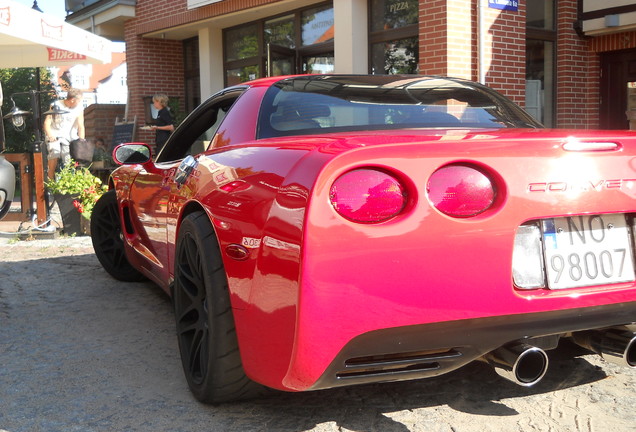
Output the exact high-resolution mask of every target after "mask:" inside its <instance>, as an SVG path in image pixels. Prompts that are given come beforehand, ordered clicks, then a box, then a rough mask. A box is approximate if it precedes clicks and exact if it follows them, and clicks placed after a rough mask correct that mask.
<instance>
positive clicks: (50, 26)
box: [0, 0, 112, 68]
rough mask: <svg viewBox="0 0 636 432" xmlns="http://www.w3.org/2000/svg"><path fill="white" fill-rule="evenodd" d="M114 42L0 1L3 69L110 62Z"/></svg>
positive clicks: (0, 46) (0, 59)
mask: <svg viewBox="0 0 636 432" xmlns="http://www.w3.org/2000/svg"><path fill="white" fill-rule="evenodd" d="M111 51H112V50H111V41H109V40H108V39H105V38H103V37H100V36H97V35H94V34H93V33H90V32H87V31H85V30H82V29H80V28H79V27H75V26H74V25H71V24H68V23H67V22H65V21H64V20H62V19H60V18H57V17H55V16H51V15H47V14H45V13H42V12H38V11H36V10H33V9H31V8H29V7H27V6H24V5H22V4H20V3H16V2H14V1H11V0H0V68H15V67H40V66H42V67H43V66H60V65H73V64H78V63H109V62H110V60H111Z"/></svg>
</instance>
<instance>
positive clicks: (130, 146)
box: [113, 143, 152, 165]
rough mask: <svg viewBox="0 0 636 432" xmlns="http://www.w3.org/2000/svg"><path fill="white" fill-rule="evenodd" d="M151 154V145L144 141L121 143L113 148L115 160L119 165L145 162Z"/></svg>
mask: <svg viewBox="0 0 636 432" xmlns="http://www.w3.org/2000/svg"><path fill="white" fill-rule="evenodd" d="M151 156H152V153H151V151H150V147H148V145H147V144H144V143H125V144H120V145H118V146H117V147H115V150H113V160H114V161H115V163H117V164H119V165H134V164H145V163H146V162H150V160H151Z"/></svg>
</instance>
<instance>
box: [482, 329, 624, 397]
mask: <svg viewBox="0 0 636 432" xmlns="http://www.w3.org/2000/svg"><path fill="white" fill-rule="evenodd" d="M572 339H573V341H574V342H575V343H576V344H577V345H579V346H581V347H583V348H586V349H588V350H590V351H592V352H594V353H596V354H598V355H600V356H601V357H602V358H603V359H604V360H606V361H608V362H610V363H613V364H616V365H619V366H626V367H631V368H636V332H632V331H629V330H627V329H625V328H611V329H607V330H590V331H584V332H578V333H574V334H573V335H572ZM484 359H485V360H486V362H487V363H488V364H490V365H491V366H492V367H493V368H494V369H495V371H496V372H497V373H498V374H499V375H501V376H502V377H504V378H506V379H509V380H511V381H513V382H514V383H516V384H519V385H521V386H524V387H530V386H533V385H534V384H536V383H538V382H539V381H541V379H542V378H543V376H544V375H545V373H546V372H547V370H548V363H549V362H548V355H547V354H546V353H545V351H543V350H542V349H541V348H538V347H535V346H532V345H528V344H525V343H514V344H509V345H504V346H503V347H501V348H498V349H496V350H494V351H492V352H490V353H488V354H486V355H485V357H484Z"/></svg>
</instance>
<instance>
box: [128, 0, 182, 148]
mask: <svg viewBox="0 0 636 432" xmlns="http://www.w3.org/2000/svg"><path fill="white" fill-rule="evenodd" d="M148 3H154V2H150V1H139V2H137V5H138V6H137V7H138V8H139V7H142V10H143V5H144V4H148ZM157 3H163V2H157ZM170 3H171V2H170ZM137 21H139V20H130V21H128V22H127V23H126V55H127V58H128V59H129V60H128V89H129V94H128V104H129V118H128V119H127V120H128V121H132V120H133V119H134V118H135V116H136V117H137V124H139V125H141V126H143V125H144V122H145V120H146V119H145V116H146V107H145V105H144V98H146V97H148V96H152V95H153V94H155V93H164V94H166V95H168V97H170V98H179V102H180V109H183V108H182V107H183V105H182V99H183V96H182V95H183V92H184V91H183V50H182V43H181V42H180V41H174V40H163V39H154V38H152V39H151V38H143V37H141V35H140V34H138V33H137V27H136V25H137ZM138 132H139V133H138V135H137V138H138V140H140V141H142V142H148V143H153V142H154V134H153V133H151V132H147V131H142V130H138Z"/></svg>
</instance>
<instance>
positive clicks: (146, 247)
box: [130, 89, 243, 281]
mask: <svg viewBox="0 0 636 432" xmlns="http://www.w3.org/2000/svg"><path fill="white" fill-rule="evenodd" d="M242 91H243V90H242V89H239V90H236V91H233V92H226V93H223V94H220V95H218V96H216V97H213V98H211V99H210V100H208V101H206V102H204V103H203V104H202V105H200V106H199V107H198V108H197V109H195V110H194V111H193V112H192V113H191V114H190V115H189V116H188V117H187V118H186V119H185V120H184V121H183V123H182V124H181V125H180V126H179V127H178V128H177V129H176V130H175V132H174V133H173V134H172V136H171V137H170V138H169V140H168V142H166V144H165V146H164V148H163V149H162V151H161V152H160V153H159V154H158V155H157V157H156V161H155V163H154V166H152V167H151V168H150V167H148V169H146V168H144V167H142V168H141V169H140V170H139V171H138V175H137V176H136V178H135V181H134V183H133V184H132V185H131V189H130V203H131V205H130V211H131V219H132V221H133V223H135V224H136V226H135V232H136V233H137V234H138V241H135V242H133V247H134V248H135V250H136V251H137V252H138V253H139V254H140V255H142V256H144V257H145V258H146V262H147V266H148V267H147V268H148V269H149V270H150V271H151V272H152V274H153V275H154V277H156V278H157V279H159V280H162V281H166V280H168V278H169V277H170V273H171V270H170V266H169V263H170V260H169V256H170V246H169V245H168V238H174V233H175V230H176V219H177V217H178V215H179V211H180V203H182V202H184V201H185V200H186V199H187V197H185V196H184V191H183V190H181V189H180V185H179V184H178V183H177V182H176V181H175V177H176V176H177V175H178V173H179V169H180V167H183V166H185V165H187V164H188V163H191V162H192V160H195V159H196V157H197V155H198V154H199V153H202V152H204V151H205V150H207V149H208V147H209V145H210V142H211V141H212V140H213V138H214V134H215V132H216V130H217V129H218V127H219V126H220V124H221V122H222V120H223V118H224V117H225V114H226V113H227V111H228V110H229V108H230V107H231V105H232V104H233V102H234V101H235V100H236V99H237V98H238V97H239V96H240V94H241V93H242ZM193 158H194V159H193ZM171 233H172V235H170V234H171Z"/></svg>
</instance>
